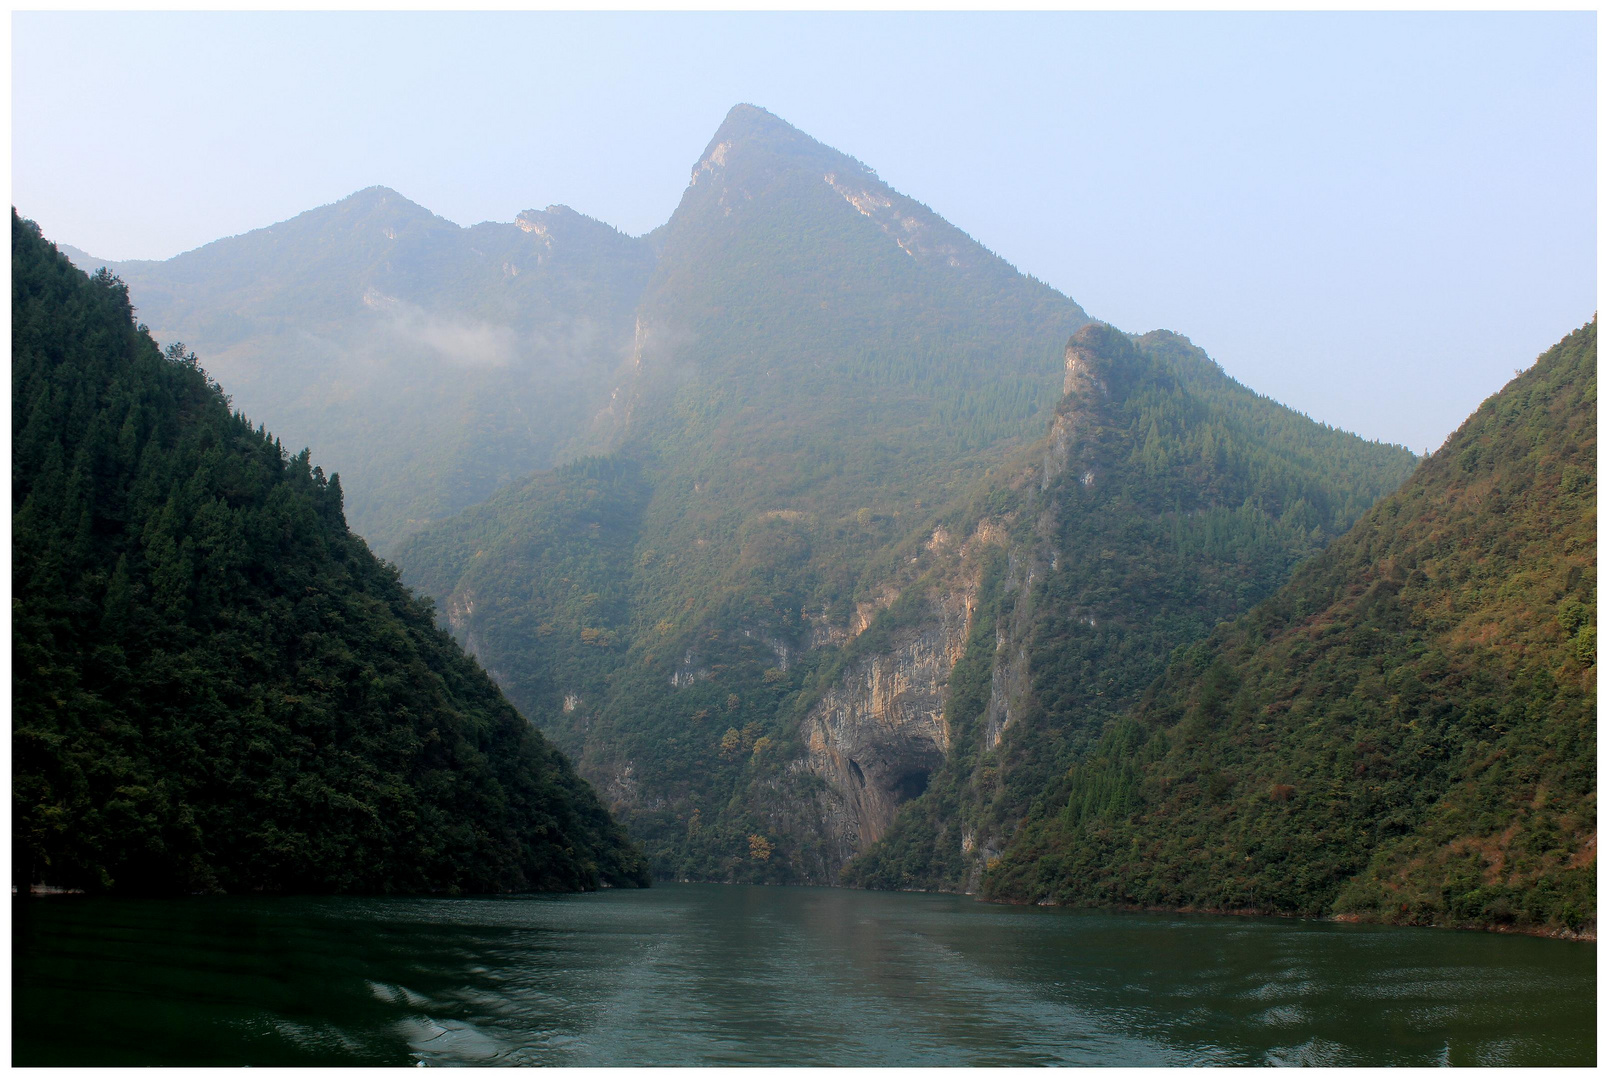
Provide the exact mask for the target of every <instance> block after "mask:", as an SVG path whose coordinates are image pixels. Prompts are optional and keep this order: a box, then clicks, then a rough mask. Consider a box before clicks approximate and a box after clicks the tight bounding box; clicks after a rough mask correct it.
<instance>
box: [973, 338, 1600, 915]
mask: <svg viewBox="0 0 1608 1080" xmlns="http://www.w3.org/2000/svg"><path fill="white" fill-rule="evenodd" d="M1596 430H1597V324H1596V321H1595V320H1593V321H1592V322H1591V323H1589V324H1587V325H1586V326H1584V327H1582V328H1581V329H1579V330H1577V331H1575V332H1574V333H1572V334H1570V335H1569V336H1568V337H1566V338H1564V339H1563V340H1562V341H1561V342H1559V343H1558V344H1557V345H1556V346H1554V347H1553V348H1552V349H1551V350H1549V351H1548V352H1547V353H1546V354H1545V355H1544V356H1542V357H1541V358H1540V359H1539V360H1538V361H1537V362H1536V363H1535V364H1534V365H1533V366H1532V367H1530V368H1529V369H1528V370H1526V371H1525V372H1523V373H1522V374H1521V375H1519V376H1518V377H1517V378H1515V379H1514V380H1513V381H1512V382H1510V383H1509V384H1508V385H1507V386H1506V387H1505V388H1504V389H1503V390H1502V391H1501V392H1500V393H1498V394H1496V395H1494V396H1493V397H1491V398H1490V399H1488V400H1487V401H1486V402H1485V403H1484V404H1483V405H1481V406H1480V408H1479V410H1478V411H1476V412H1475V413H1474V415H1473V416H1471V417H1470V418H1469V419H1468V421H1467V422H1466V423H1464V425H1463V426H1462V427H1461V428H1460V429H1459V430H1458V431H1457V432H1456V433H1455V434H1454V435H1453V436H1452V437H1451V438H1450V439H1448V440H1447V442H1446V444H1445V446H1443V447H1442V448H1441V449H1440V450H1439V451H1438V452H1437V453H1436V454H1434V455H1433V456H1432V457H1430V458H1429V459H1428V460H1426V461H1425V462H1424V463H1423V465H1422V466H1421V467H1420V468H1419V469H1418V470H1417V471H1416V472H1415V473H1414V474H1413V476H1412V478H1411V479H1410V480H1409V481H1408V482H1407V483H1406V484H1405V485H1404V486H1403V487H1402V489H1401V490H1400V491H1398V492H1396V493H1395V494H1394V495H1391V496H1390V497H1389V498H1386V499H1384V500H1383V501H1381V502H1380V503H1379V504H1378V505H1377V506H1375V507H1374V508H1373V509H1371V510H1370V511H1369V512H1368V513H1367V514H1365V515H1363V517H1362V518H1361V520H1359V521H1358V522H1357V524H1356V525H1355V526H1354V527H1353V528H1352V529H1351V530H1350V531H1349V532H1348V533H1347V534H1346V535H1345V536H1343V537H1341V538H1340V539H1339V540H1337V541H1335V543H1334V544H1332V545H1331V546H1330V547H1329V548H1328V549H1327V550H1326V551H1325V552H1324V553H1323V554H1322V555H1320V556H1319V557H1317V558H1316V559H1314V560H1312V561H1311V562H1309V563H1307V564H1306V565H1304V566H1303V567H1302V568H1301V569H1300V570H1299V571H1298V572H1297V573H1296V574H1295V576H1294V578H1293V579H1292V580H1291V581H1290V582H1289V584H1287V585H1286V586H1284V587H1283V588H1282V589H1280V590H1279V591H1278V592H1277V593H1275V594H1274V595H1273V596H1272V597H1271V598H1270V599H1268V600H1267V601H1266V602H1265V603H1263V604H1261V605H1259V606H1258V607H1256V608H1255V609H1253V610H1252V611H1251V612H1249V613H1248V614H1246V615H1244V616H1243V617H1241V618H1239V619H1237V620H1235V621H1233V622H1231V623H1228V624H1226V625H1224V626H1222V627H1220V628H1218V629H1217V630H1216V631H1214V632H1213V633H1212V634H1211V635H1210V636H1209V637H1208V638H1207V639H1205V640H1204V641H1201V642H1199V643H1198V644H1196V645H1195V646H1193V647H1191V648H1190V649H1188V650H1186V651H1185V652H1183V653H1181V654H1179V656H1178V657H1176V658H1175V659H1174V661H1173V662H1172V663H1171V665H1170V666H1169V667H1168V669H1167V672H1166V675H1165V677H1164V678H1162V679H1161V680H1160V681H1158V683H1157V684H1156V685H1155V686H1154V687H1152V688H1150V689H1149V690H1147V691H1146V692H1145V694H1144V697H1143V700H1142V701H1141V702H1139V703H1138V705H1137V707H1135V708H1133V709H1131V710H1129V711H1127V712H1125V713H1124V714H1123V715H1122V716H1120V717H1118V718H1116V719H1115V720H1114V721H1113V722H1112V723H1111V724H1109V725H1108V726H1107V728H1106V730H1105V731H1104V733H1103V734H1102V736H1101V738H1100V740H1099V742H1098V744H1097V745H1096V746H1095V748H1094V749H1093V750H1092V751H1091V752H1090V753H1089V754H1088V755H1087V757H1086V758H1085V759H1083V760H1082V761H1080V762H1078V763H1077V764H1076V765H1075V766H1074V767H1073V768H1072V769H1071V770H1070V771H1069V772H1067V773H1066V774H1064V775H1063V776H1060V777H1058V778H1056V780H1055V782H1054V783H1053V784H1052V785H1051V786H1050V789H1049V791H1048V794H1047V795H1046V796H1045V797H1044V798H1043V799H1041V800H1040V802H1039V803H1038V805H1037V807H1036V809H1035V813H1034V814H1033V815H1032V817H1031V818H1030V820H1029V821H1028V823H1027V824H1026V825H1024V826H1023V828H1022V829H1021V831H1020V832H1019V833H1018V834H1017V837H1016V839H1015V842H1014V843H1012V844H1011V846H1010V847H1009V848H1008V849H1007V850H1006V851H1005V852H1004V854H1003V856H1002V858H1001V859H1000V861H999V862H998V863H997V864H996V865H995V866H994V867H993V868H992V870H991V871H990V873H989V874H988V875H987V877H986V878H985V879H984V886H985V891H986V892H987V894H988V895H990V896H993V897H996V898H999V899H1008V900H1017V901H1023V902H1028V901H1040V902H1042V901H1050V902H1058V903H1097V904H1124V905H1136V906H1161V907H1170V908H1177V907H1186V908H1195V909H1202V910H1248V911H1264V912H1279V913H1287V914H1301V915H1328V914H1339V915H1342V916H1345V917H1350V918H1361V919H1369V920H1383V921H1390V922H1406V923H1421V924H1435V925H1453V926H1474V927H1497V928H1518V929H1528V930H1532V931H1553V932H1560V931H1561V932H1580V931H1588V930H1590V929H1591V928H1592V927H1594V925H1595V920H1596V836H1597V820H1596V760H1597V742H1596V702H1597V698H1596V678H1597V669H1596V622H1597V617H1596V611H1597V590H1596V580H1597V574H1596V560H1597V536H1596V511H1597V495H1596V492H1597V466H1596V446H1597V444H1596Z"/></svg>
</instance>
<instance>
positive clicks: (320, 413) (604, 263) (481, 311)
mask: <svg viewBox="0 0 1608 1080" xmlns="http://www.w3.org/2000/svg"><path fill="white" fill-rule="evenodd" d="M74 261H75V262H80V263H81V264H82V265H83V266H85V267H86V268H88V269H94V268H96V267H98V266H101V265H106V266H107V267H108V268H109V269H111V270H112V271H113V272H115V273H117V274H118V275H119V276H120V277H122V278H123V279H124V281H125V282H127V283H128V284H129V287H130V290H131V292H132V294H133V295H134V296H135V297H136V301H137V303H138V306H139V313H140V317H141V319H142V320H144V321H145V322H146V323H148V324H149V325H150V326H151V330H152V333H153V334H154V335H155V336H157V337H158V338H159V339H162V340H167V341H174V340H183V341H184V342H185V343H186V344H187V345H189V346H190V347H192V348H194V349H197V350H199V351H200V352H201V353H202V354H203V355H205V356H207V357H208V363H209V364H210V365H211V366H212V368H213V369H214V370H215V371H216V372H217V373H218V375H219V376H220V378H222V379H224V380H225V382H226V383H227V384H228V385H229V386H230V388H231V392H232V393H233V394H234V396H235V399H236V401H237V403H239V404H240V405H241V406H242V407H244V408H246V409H248V410H250V412H251V413H252V415H264V416H272V417H274V418H275V421H276V424H278V426H279V428H280V430H281V431H282V432H283V433H284V436H285V437H286V438H287V439H288V440H289V441H291V442H293V443H295V444H297V445H304V444H305V445H311V446H313V447H314V448H315V449H316V450H317V452H318V453H319V455H320V457H321V458H322V459H323V460H325V461H328V462H329V463H330V464H331V466H332V467H333V468H334V469H335V470H336V471H339V472H340V473H342V475H344V476H345V477H347V478H348V492H349V493H348V499H349V503H350V509H351V514H352V518H353V523H354V526H355V527H356V528H357V529H358V530H359V531H360V532H362V533H363V534H364V535H365V536H367V537H368V538H369V539H370V541H371V542H373V543H374V544H375V546H376V547H377V548H380V549H382V550H383V549H384V548H386V547H387V546H388V545H389V544H391V543H392V542H394V541H395V540H396V539H397V538H398V537H400V536H402V535H405V534H406V533H407V532H409V531H411V530H412V529H414V528H417V527H418V526H419V525H420V524H422V523H424V522H426V521H430V520H435V519H438V518H440V517H443V516H445V515H447V514H450V513H452V512H454V511H456V510H459V509H462V508H463V507H464V506H467V505H470V504H472V503H474V502H476V501H479V500H480V499H483V498H485V497H486V496H487V495H489V494H490V493H491V492H492V491H494V490H496V489H497V488H498V487H500V486H502V485H503V484H506V483H508V482H509V481H511V480H513V479H516V478H517V477H520V476H523V475H525V474H526V473H529V472H532V471H534V470H536V469H539V468H545V467H547V466H549V465H550V464H552V462H553V461H554V460H555V459H556V458H558V457H560V456H562V455H563V454H564V453H565V452H566V450H567V448H568V447H569V445H570V443H571V442H572V441H574V440H575V439H577V438H578V437H580V436H581V434H582V433H583V432H584V431H585V430H586V427H587V424H588V421H589V419H590V417H591V416H592V415H593V414H594V413H595V412H596V410H597V409H598V408H600V407H601V406H602V404H603V396H604V395H605V393H606V389H607V381H608V379H609V378H610V376H611V375H612V374H613V372H614V370H615V368H616V367H617V366H618V364H619V363H620V361H621V360H622V359H623V358H624V356H625V355H626V352H627V350H628V348H629V346H630V343H631V327H632V321H633V309H634V305H635V303H636V300H637V297H638V296H639V295H640V293H641V291H642V288H643V286H644V285H645V283H646V281H647V278H648V275H649V273H650V272H651V269H652V266H653V261H654V260H653V255H652V251H651V249H650V246H649V245H648V244H647V243H646V242H645V241H643V240H640V239H633V238H631V237H627V236H625V235H623V234H621V233H619V232H618V231H616V230H615V229H612V228H610V227H609V226H607V225H604V224H603V223H602V222H598V221H595V220H593V219H591V218H587V217H585V216H584V215H581V214H578V213H576V212H575V211H573V210H570V209H569V208H567V207H562V206H550V207H548V208H547V209H546V210H528V211H525V212H524V213H523V214H521V215H519V218H518V219H517V220H516V221H515V222H513V223H507V224H497V223H484V224H481V225H475V226H471V227H468V228H460V227H459V226H457V225H454V224H452V223H451V222H449V221H446V220H444V219H442V218H439V217H437V216H435V215H434V214H431V213H430V212H429V211H427V210H425V209H424V208H423V207H420V206H418V205H417V204H415V203H413V202H410V201H409V200H407V199H406V198H404V197H402V196H401V195H398V194H397V193H396V192H394V191H391V190H390V189H388V188H383V187H373V188H366V189H364V190H363V191H360V192H357V193H356V194H354V195H351V196H348V197H347V198H345V199H342V200H341V201H339V202H336V203H332V204H330V205H328V206H323V207H319V208H317V209H315V210H310V211H307V212H306V213H304V214H301V215H298V216H297V217H295V218H292V219H290V220H289V221H285V222H280V223H279V224H277V225H272V226H269V227H268V228H265V229H258V230H255V231H253V232H249V233H245V234H242V235H240V236H235V237H230V238H227V239H224V240H218V241H215V242H213V243H211V244H207V245H205V246H203V247H200V248H197V249H195V250H193V251H188V252H185V253H184V254H182V255H177V256H175V257H174V258H172V259H168V260H165V261H162V262H126V263H116V262H110V263H107V262H102V261H100V260H96V259H93V258H89V257H87V256H84V255H82V253H80V254H79V255H78V256H76V257H75V259H74Z"/></svg>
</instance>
